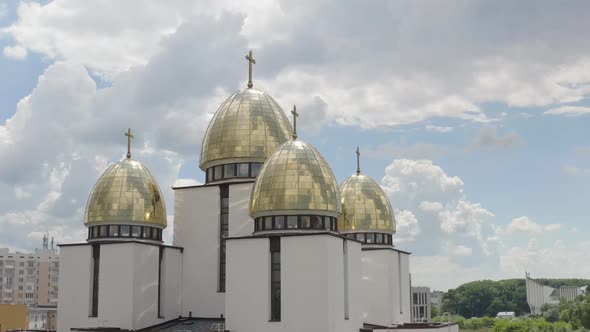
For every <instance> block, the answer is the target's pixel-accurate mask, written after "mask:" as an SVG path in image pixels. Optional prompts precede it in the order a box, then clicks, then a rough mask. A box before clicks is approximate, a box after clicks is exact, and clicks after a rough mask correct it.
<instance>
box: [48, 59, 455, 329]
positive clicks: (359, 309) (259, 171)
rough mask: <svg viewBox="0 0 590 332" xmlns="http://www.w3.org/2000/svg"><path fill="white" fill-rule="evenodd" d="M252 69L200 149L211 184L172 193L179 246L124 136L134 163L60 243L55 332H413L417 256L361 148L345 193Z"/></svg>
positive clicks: (154, 186) (120, 167)
mask: <svg viewBox="0 0 590 332" xmlns="http://www.w3.org/2000/svg"><path fill="white" fill-rule="evenodd" d="M246 59H247V61H248V64H249V80H248V84H247V87H246V88H245V89H243V90H240V91H238V92H235V93H234V94H232V95H231V96H229V98H227V99H226V100H225V101H224V102H223V103H222V104H221V106H220V107H219V109H218V110H217V111H216V112H215V114H214V115H213V117H212V119H211V121H210V123H209V126H208V128H207V130H206V132H205V135H204V138H203V141H202V146H201V153H200V162H199V167H200V169H201V170H202V171H203V172H204V173H205V179H206V180H205V184H203V185H197V186H184V187H173V188H172V189H173V190H174V202H173V204H174V234H173V243H172V245H166V244H164V243H163V241H162V231H163V230H164V229H165V228H166V227H167V225H168V224H167V223H168V221H167V217H166V216H167V214H166V202H164V199H163V195H162V193H161V189H160V187H159V185H158V182H157V181H156V179H155V178H154V177H153V176H152V175H151V174H150V172H149V170H148V169H147V168H146V167H145V166H144V165H142V164H141V163H140V162H139V161H137V160H134V159H132V155H131V139H132V138H133V135H132V132H131V129H129V130H128V131H127V133H125V135H126V136H127V139H128V141H127V142H128V146H127V157H126V158H124V159H123V160H121V161H119V162H117V163H115V164H113V165H111V166H110V167H108V168H107V169H106V171H105V172H104V173H103V174H102V176H100V178H99V179H98V180H97V182H96V184H95V186H94V188H93V189H92V192H91V193H90V195H89V198H88V202H87V206H86V211H85V215H84V225H85V226H86V227H87V229H88V237H87V240H86V242H84V243H71V244H62V245H60V250H61V263H60V280H59V309H58V325H57V329H58V331H60V332H66V331H99V330H105V329H108V330H113V331H114V330H128V331H138V330H143V331H164V330H166V331H174V330H187V331H232V332H233V331H238V332H264V331H269V332H270V331H273V332H281V331H285V332H286V331H293V332H295V331H310V332H311V331H318V332H320V331H322V332H348V331H350V332H352V331H371V330H379V329H385V328H388V327H393V326H395V327H397V328H398V329H403V328H404V327H407V328H411V327H412V326H411V324H409V323H410V321H411V317H410V310H411V303H410V301H411V299H410V292H411V291H410V289H411V278H410V272H409V255H410V253H409V252H407V251H404V250H400V249H398V248H397V247H396V246H395V237H394V234H395V230H396V223H395V218H394V215H393V209H392V207H391V204H390V202H389V199H388V198H387V196H386V194H385V193H384V191H383V190H382V188H381V187H380V186H379V184H378V183H377V182H376V181H375V180H373V179H372V178H371V177H369V176H368V175H366V174H364V173H362V172H361V170H360V165H359V164H360V162H359V157H360V153H359V150H358V148H357V151H356V152H357V153H356V157H357V169H356V171H354V170H351V173H352V175H351V176H350V177H348V178H347V179H346V180H345V181H344V182H343V183H342V184H340V185H338V183H337V181H336V178H335V176H334V174H333V172H332V169H331V168H330V165H329V164H328V163H327V161H326V160H325V159H324V157H323V156H322V154H321V153H320V151H318V150H317V149H315V148H314V147H313V146H311V145H310V144H308V143H306V142H305V141H304V140H302V139H301V138H300V137H298V135H297V118H298V116H299V113H298V112H297V109H296V107H295V106H293V109H292V110H291V112H290V114H289V115H290V116H292V123H291V121H290V120H289V117H288V116H287V115H286V114H285V112H284V111H283V109H282V108H281V106H280V105H279V104H278V103H277V102H276V101H275V100H274V99H273V98H272V97H271V96H269V95H268V94H267V93H265V92H263V91H261V90H258V89H256V88H254V86H253V82H252V65H253V64H255V60H254V58H253V55H252V52H251V51H250V53H249V54H248V55H247V56H246ZM302 116H303V115H302ZM351 154H352V153H351ZM351 159H352V158H351ZM443 326H446V325H440V326H435V325H431V326H429V327H430V328H435V329H436V328H441V327H443ZM450 327H453V330H454V331H457V328H456V326H446V327H445V328H449V331H450V330H451V329H450ZM413 328H414V329H415V328H418V327H416V326H413ZM423 328H427V326H424V327H423Z"/></svg>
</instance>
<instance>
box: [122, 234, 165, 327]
mask: <svg viewBox="0 0 590 332" xmlns="http://www.w3.org/2000/svg"><path fill="white" fill-rule="evenodd" d="M127 246H130V247H131V248H130V249H131V250H132V252H133V258H132V260H131V261H127V262H125V263H126V264H129V265H131V264H130V262H133V271H132V280H131V283H130V284H129V285H126V286H127V287H129V288H132V289H133V317H134V320H133V329H134V330H139V329H142V328H144V327H148V326H151V325H156V324H159V323H162V322H164V321H165V320H164V319H162V318H158V287H159V284H158V268H159V260H160V247H158V246H153V245H147V244H140V243H129V244H127ZM113 247H114V249H115V253H118V252H120V250H119V248H116V247H117V246H113Z"/></svg>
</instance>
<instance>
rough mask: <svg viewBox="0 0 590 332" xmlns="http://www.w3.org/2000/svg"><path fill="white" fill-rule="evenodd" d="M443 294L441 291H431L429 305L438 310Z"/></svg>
mask: <svg viewBox="0 0 590 332" xmlns="http://www.w3.org/2000/svg"><path fill="white" fill-rule="evenodd" d="M444 294H445V292H443V291H432V292H430V305H431V306H432V307H435V308H437V309H440V307H441V306H442V301H443V296H444Z"/></svg>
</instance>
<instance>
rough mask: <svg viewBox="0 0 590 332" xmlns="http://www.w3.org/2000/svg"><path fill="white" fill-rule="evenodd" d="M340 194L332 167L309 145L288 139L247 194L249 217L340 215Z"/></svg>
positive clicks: (270, 158) (265, 164)
mask: <svg viewBox="0 0 590 332" xmlns="http://www.w3.org/2000/svg"><path fill="white" fill-rule="evenodd" d="M340 211H341V208H340V193H339V191H338V183H337V182H336V178H335V177H334V173H332V169H331V168H330V166H329V165H328V163H327V162H326V160H325V159H324V157H322V155H321V154H320V153H319V152H318V151H317V150H316V149H315V148H313V147H312V146H311V145H309V144H307V143H305V142H302V141H295V140H291V141H288V142H286V143H284V144H283V145H281V146H280V147H279V148H277V150H276V151H275V152H274V153H273V154H272V155H270V157H268V160H267V161H266V162H265V163H264V165H263V166H262V169H261V170H260V173H259V175H258V177H257V178H256V182H255V183H254V187H253V188H252V194H251V196H250V216H251V217H253V218H256V217H259V216H261V215H276V214H279V212H282V213H283V214H306V213H307V214H318V215H331V216H333V217H337V216H338V215H340Z"/></svg>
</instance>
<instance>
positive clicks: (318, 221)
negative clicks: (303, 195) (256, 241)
mask: <svg viewBox="0 0 590 332" xmlns="http://www.w3.org/2000/svg"><path fill="white" fill-rule="evenodd" d="M277 217H281V218H283V223H282V225H283V226H282V227H277V225H278V224H280V223H277ZM289 217H291V220H292V219H293V218H296V220H297V223H296V225H295V227H289V225H290V224H289V219H290V218H289ZM266 218H271V221H270V223H269V224H270V225H271V227H270V228H268V227H266V226H267V223H266ZM307 218H308V219H309V227H307V226H308V225H307V224H306V223H304V221H303V220H304V219H307ZM314 220H315V222H314ZM291 225H292V224H291ZM314 225H315V227H314ZM303 226H306V227H303ZM326 226H329V227H328V228H327V227H326ZM294 230H310V231H323V230H326V231H333V232H337V231H338V223H337V222H336V218H334V217H329V216H322V215H315V214H305V215H276V216H264V217H258V218H255V219H254V232H263V231H294Z"/></svg>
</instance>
